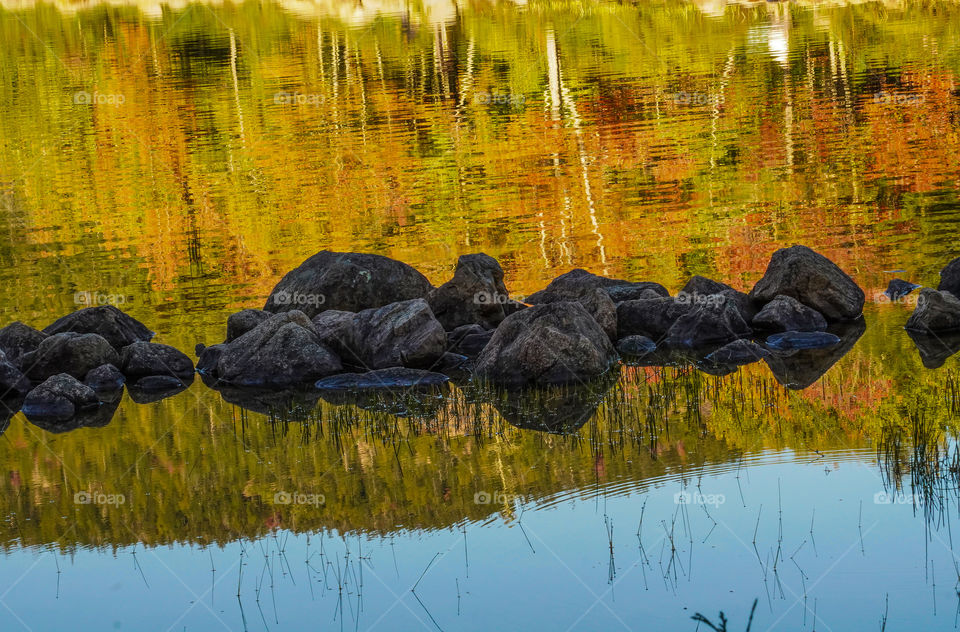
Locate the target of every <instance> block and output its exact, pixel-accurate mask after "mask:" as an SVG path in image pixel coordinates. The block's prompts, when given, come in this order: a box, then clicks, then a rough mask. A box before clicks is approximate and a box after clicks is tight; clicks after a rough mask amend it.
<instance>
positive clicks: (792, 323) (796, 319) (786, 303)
mask: <svg viewBox="0 0 960 632" xmlns="http://www.w3.org/2000/svg"><path fill="white" fill-rule="evenodd" d="M752 324H753V326H754V327H755V328H757V329H764V330H768V331H825V330H826V328H827V319H826V318H824V317H823V314H821V313H820V312H818V311H817V310H815V309H813V308H811V307H807V306H806V305H804V304H803V303H801V302H800V301H798V300H797V299H795V298H793V297H792V296H784V295H783V294H780V295H778V296H776V297H775V298H774V299H773V300H772V301H770V302H769V303H767V304H766V305H764V307H763V309H761V310H760V311H759V312H758V313H757V315H756V316H754V317H753V323H752Z"/></svg>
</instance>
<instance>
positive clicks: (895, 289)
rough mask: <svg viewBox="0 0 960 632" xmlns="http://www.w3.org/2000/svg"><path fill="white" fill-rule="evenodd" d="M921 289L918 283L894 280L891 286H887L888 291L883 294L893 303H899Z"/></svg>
mask: <svg viewBox="0 0 960 632" xmlns="http://www.w3.org/2000/svg"><path fill="white" fill-rule="evenodd" d="M918 287H920V286H919V285H917V284H916V283H910V282H909V281H904V280H903V279H893V280H892V281H890V284H889V285H887V289H886V290H885V291H884V292H883V293H884V294H886V295H887V298H889V299H890V300H891V301H894V302H896V301H899V300H900V299H901V298H903V297H904V296H906V295H907V294H910V292H913V291H914V290H915V289H917V288H918Z"/></svg>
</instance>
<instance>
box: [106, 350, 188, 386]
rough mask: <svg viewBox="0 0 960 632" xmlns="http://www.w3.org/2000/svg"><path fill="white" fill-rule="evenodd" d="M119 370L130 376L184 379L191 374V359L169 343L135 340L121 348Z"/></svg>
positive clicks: (136, 377) (137, 377)
mask: <svg viewBox="0 0 960 632" xmlns="http://www.w3.org/2000/svg"><path fill="white" fill-rule="evenodd" d="M120 370H121V371H122V372H123V374H124V375H126V376H127V377H130V378H135V379H139V378H141V377H146V376H149V375H169V376H172V377H175V378H180V379H186V378H188V377H192V376H193V372H194V368H193V361H191V360H190V358H188V357H187V355H186V354H185V353H183V352H181V351H179V350H178V349H175V348H174V347H171V346H169V345H163V344H158V343H155V342H135V343H133V344H132V345H127V346H126V347H124V348H123V352H122V353H121V354H120Z"/></svg>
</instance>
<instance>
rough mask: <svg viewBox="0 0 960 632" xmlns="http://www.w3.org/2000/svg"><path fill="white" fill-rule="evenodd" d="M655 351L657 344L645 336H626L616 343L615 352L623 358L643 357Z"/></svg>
mask: <svg viewBox="0 0 960 632" xmlns="http://www.w3.org/2000/svg"><path fill="white" fill-rule="evenodd" d="M656 350H657V343H655V342H654V341H652V340H650V339H649V338H647V337H646V336H626V337H624V338H621V339H620V340H618V341H617V352H618V353H619V354H620V355H624V356H634V357H639V356H645V355H647V354H648V353H653V352H654V351H656Z"/></svg>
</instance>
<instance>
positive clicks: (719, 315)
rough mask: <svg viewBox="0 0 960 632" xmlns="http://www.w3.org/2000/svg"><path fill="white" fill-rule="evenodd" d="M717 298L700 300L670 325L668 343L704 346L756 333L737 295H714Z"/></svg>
mask: <svg viewBox="0 0 960 632" xmlns="http://www.w3.org/2000/svg"><path fill="white" fill-rule="evenodd" d="M713 298H714V300H711V301H704V302H699V303H697V304H696V305H695V306H694V307H693V309H691V310H690V311H688V312H686V313H685V314H683V315H682V316H680V318H678V319H677V320H676V322H674V323H673V325H671V326H670V329H669V330H668V331H667V338H666V342H667V344H668V345H670V346H674V347H701V346H704V345H709V344H718V343H725V342H729V341H732V340H736V339H737V338H744V337H746V336H749V335H750V334H751V333H752V332H751V329H750V326H749V325H747V323H746V321H744V319H743V316H741V315H740V309H739V307H738V306H737V303H736V300H735V299H734V298H732V297H730V296H727V295H724V294H714V295H713Z"/></svg>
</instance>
